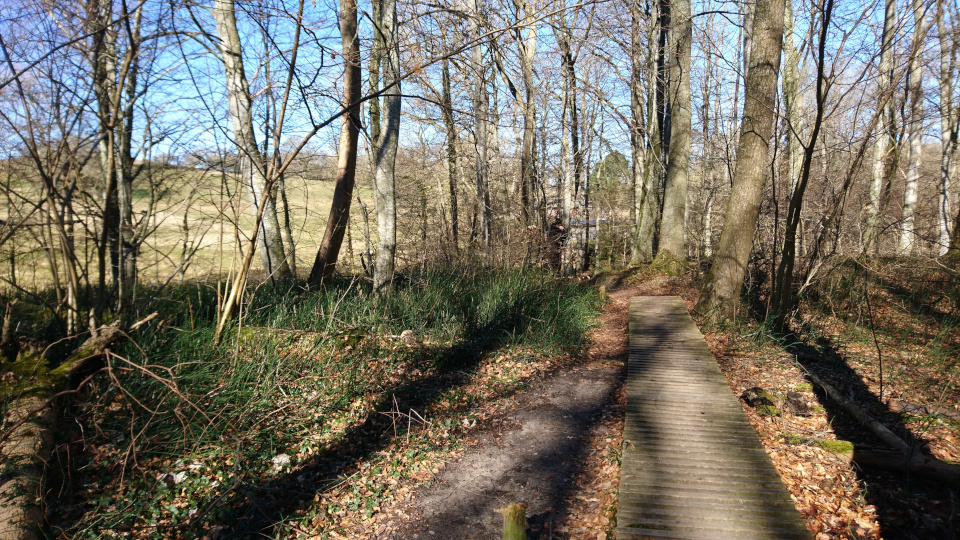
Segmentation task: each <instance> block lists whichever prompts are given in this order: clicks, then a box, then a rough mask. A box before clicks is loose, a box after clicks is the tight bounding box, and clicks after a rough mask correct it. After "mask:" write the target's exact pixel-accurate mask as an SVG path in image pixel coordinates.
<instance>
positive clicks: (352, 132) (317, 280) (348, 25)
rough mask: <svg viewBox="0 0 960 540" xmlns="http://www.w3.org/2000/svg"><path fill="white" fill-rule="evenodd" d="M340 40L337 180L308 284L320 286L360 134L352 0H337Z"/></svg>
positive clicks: (329, 270)
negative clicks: (340, 97) (341, 53)
mask: <svg viewBox="0 0 960 540" xmlns="http://www.w3.org/2000/svg"><path fill="white" fill-rule="evenodd" d="M340 40H341V42H342V44H343V60H344V64H345V65H344V74H343V100H342V102H341V103H342V104H343V107H344V109H346V112H344V113H343V115H341V117H340V144H339V148H338V154H337V181H336V185H335V187H334V189H333V202H332V203H331V204H330V216H329V218H328V219H327V228H326V230H325V231H324V233H323V241H322V242H321V243H320V250H319V251H318V252H317V257H316V260H314V263H313V269H312V270H310V279H309V284H310V286H311V287H313V288H320V287H322V286H323V285H324V283H326V282H328V281H329V280H330V278H331V277H333V272H334V270H335V269H336V266H337V258H338V257H339V255H340V246H341V245H342V244H343V235H344V232H346V229H347V227H349V226H350V200H351V199H352V197H353V186H354V180H355V178H356V172H357V139H358V137H359V135H360V105H359V101H360V95H361V94H362V91H361V88H360V85H361V84H362V83H361V80H360V34H359V33H357V2H356V0H340Z"/></svg>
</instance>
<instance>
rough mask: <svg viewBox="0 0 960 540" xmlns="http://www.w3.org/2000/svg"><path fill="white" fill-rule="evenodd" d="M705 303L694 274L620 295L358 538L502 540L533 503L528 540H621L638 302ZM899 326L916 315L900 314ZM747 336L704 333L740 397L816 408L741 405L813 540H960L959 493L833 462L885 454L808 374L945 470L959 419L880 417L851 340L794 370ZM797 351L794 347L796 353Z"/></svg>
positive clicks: (781, 353)
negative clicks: (923, 448) (571, 349)
mask: <svg viewBox="0 0 960 540" xmlns="http://www.w3.org/2000/svg"><path fill="white" fill-rule="evenodd" d="M697 294H698V289H697V288H696V287H694V286H693V284H691V282H690V280H689V279H681V278H668V277H666V276H662V275H659V276H654V277H652V278H651V277H650V276H649V275H648V276H647V278H644V279H638V280H635V281H633V282H631V283H630V284H629V285H626V286H623V287H620V288H618V289H615V290H613V291H611V293H610V295H609V297H610V302H609V303H608V305H607V307H606V309H605V312H604V315H603V317H602V320H601V326H600V327H599V328H597V329H595V330H594V331H593V333H592V335H591V345H590V348H589V352H588V354H587V355H586V357H585V358H583V359H582V362H581V363H577V364H574V365H571V366H568V367H567V368H565V369H562V370H560V371H559V372H555V373H552V374H550V375H547V376H546V377H545V378H544V379H543V380H541V381H539V382H537V383H535V384H534V385H533V386H532V387H531V388H530V389H528V390H525V391H523V392H520V393H518V394H516V395H515V396H513V397H512V398H511V404H510V405H509V406H508V407H507V409H506V411H505V412H504V413H503V414H502V416H501V417H500V418H499V421H497V422H495V423H493V424H492V425H491V427H490V428H489V429H487V430H485V431H484V432H482V433H480V434H477V435H475V436H473V437H471V439H470V441H469V442H468V448H467V450H466V451H465V452H464V454H463V455H462V456H461V457H459V458H458V459H457V460H455V461H452V462H450V463H448V464H447V465H446V466H444V467H442V468H441V469H440V470H439V473H438V474H437V475H436V476H435V477H434V478H433V479H432V480H431V481H430V482H428V483H426V484H421V485H420V486H419V487H416V488H412V489H411V490H410V491H408V492H406V494H405V496H403V497H400V498H398V499H397V500H396V501H394V503H393V504H391V505H390V506H388V507H386V508H383V511H382V512H380V513H379V514H377V515H375V516H373V518H372V519H371V520H369V521H367V522H366V523H365V524H364V526H363V527H362V529H355V530H353V531H352V534H351V535H350V536H351V537H366V538H396V539H401V538H402V539H428V538H463V539H473V538H475V539H486V538H491V539H492V538H500V534H501V533H500V530H501V527H502V518H501V517H500V515H498V514H497V513H496V512H495V509H496V508H498V507H501V506H506V505H507V504H509V503H512V502H525V503H527V504H528V505H529V508H528V517H529V523H530V533H531V536H530V538H534V539H539V538H570V539H590V540H593V539H599V540H604V539H608V538H609V539H612V538H614V533H613V530H614V528H615V525H616V521H615V519H616V518H615V514H616V507H617V488H618V483H619V472H620V471H619V463H620V462H619V448H620V445H621V442H622V428H623V414H624V410H625V402H624V401H625V392H624V391H623V388H622V384H621V383H622V381H623V367H624V362H625V360H626V357H627V349H626V345H627V343H626V324H627V310H628V307H629V299H630V297H632V296H635V295H678V296H681V297H683V298H684V300H685V302H686V303H687V306H688V308H692V307H693V304H694V303H695V301H696V297H697ZM886 316H887V317H892V316H893V313H892V312H890V313H886ZM902 318H903V319H910V318H911V317H910V315H908V314H903V315H902ZM827 319H829V318H827ZM899 323H900V324H908V321H905V320H901V321H899ZM818 324H819V325H820V327H821V328H829V327H830V325H834V326H836V325H839V324H840V322H838V321H832V320H826V319H825V320H821V321H818ZM834 330H835V331H836V332H837V333H836V335H835V336H834V338H839V337H840V336H848V334H849V328H845V327H844V328H841V327H835V328H834ZM751 331H754V332H755V331H756V329H744V328H739V329H738V328H731V327H725V328H708V329H705V332H704V333H705V337H706V339H707V341H708V343H709V344H710V346H711V349H712V350H713V351H714V354H715V355H716V356H717V358H718V361H719V363H720V366H721V369H722V370H723V372H724V374H725V375H726V376H727V379H728V382H729V384H730V387H731V390H732V391H733V392H734V393H735V394H736V395H738V396H740V395H741V394H742V393H743V391H744V390H745V389H747V388H751V387H754V386H761V387H763V388H764V389H766V390H768V391H770V392H772V393H774V394H775V395H777V396H784V395H786V393H787V392H799V393H800V394H801V395H803V397H804V398H805V399H806V401H807V405H808V406H809V412H808V413H807V414H804V415H793V414H789V413H786V412H784V414H783V415H782V416H779V417H767V416H761V415H758V414H757V413H756V411H755V410H754V409H752V408H751V407H749V406H748V405H746V404H745V403H744V404H743V406H744V410H745V411H746V412H747V414H748V417H749V418H750V421H751V423H752V424H753V426H754V428H755V429H756V430H757V433H758V435H759V436H760V439H761V441H762V443H763V445H764V447H765V448H766V450H767V452H768V454H769V455H770V457H771V459H772V460H773V463H774V465H775V466H776V468H777V470H778V472H779V473H780V475H781V478H782V479H783V481H784V483H785V484H786V485H787V487H788V489H789V491H790V493H791V496H792V497H793V499H794V501H795V502H796V503H797V507H798V509H799V510H800V511H801V513H802V515H803V516H804V518H805V519H806V521H807V525H808V528H809V529H810V530H811V531H812V532H813V533H815V536H816V538H817V539H818V540H825V539H834V538H839V539H867V538H870V539H878V538H887V539H901V538H902V539H910V540H913V539H917V540H919V539H930V538H945V539H947V538H955V537H956V536H957V531H958V527H960V519H958V516H957V511H958V508H960V499H958V497H960V491H958V488H957V487H956V486H950V485H946V484H941V483H937V482H930V481H925V480H922V479H918V478H910V477H908V476H905V475H903V474H899V473H891V472H885V471H875V470H861V469H860V468H858V467H857V465H855V464H852V463H851V460H850V457H849V455H846V456H845V455H844V454H843V453H842V452H836V453H835V451H837V449H838V448H840V447H841V446H842V445H832V444H831V443H830V441H837V440H841V441H852V442H855V443H857V444H862V443H866V444H868V445H876V446H881V445H880V444H876V443H877V441H875V440H872V439H871V436H870V435H868V434H866V433H864V430H863V429H862V428H861V427H860V426H858V425H856V423H855V422H854V421H853V420H852V419H850V418H849V417H847V416H846V414H845V413H843V412H842V411H838V410H836V407H834V406H833V404H831V403H829V401H828V400H827V399H826V398H825V397H824V396H823V395H822V394H820V393H816V392H814V390H813V387H812V385H811V384H810V381H809V380H808V378H807V377H806V375H805V373H806V372H807V370H812V371H816V372H817V373H818V374H819V376H820V377H821V378H822V379H824V380H829V381H832V382H834V384H835V385H839V386H841V387H842V388H845V389H846V393H847V394H848V395H849V396H851V397H854V398H858V399H856V400H857V401H858V403H859V404H860V405H861V406H862V407H863V408H864V409H865V410H867V411H868V412H869V413H870V414H873V415H875V416H876V417H878V418H881V419H882V420H884V421H885V422H886V423H887V424H888V425H889V426H890V427H891V428H892V429H894V430H896V431H898V433H909V434H910V435H911V436H912V437H915V438H916V439H921V440H923V441H924V442H926V443H927V444H928V445H929V446H928V448H929V452H930V453H931V454H932V455H933V456H935V457H938V458H940V459H942V460H943V461H946V462H949V463H957V462H958V458H960V452H958V447H957V445H956V441H957V437H958V430H957V425H956V423H955V422H954V421H953V420H952V419H951V418H949V417H945V416H943V415H935V414H934V415H930V414H914V415H912V416H911V415H897V414H893V413H891V412H890V411H889V410H886V414H884V411H881V410H878V407H880V405H879V403H878V404H873V403H870V398H869V396H864V395H859V394H860V393H859V392H858V391H855V387H856V385H857V382H859V383H860V384H862V385H864V386H865V388H867V389H872V390H873V391H874V392H879V388H878V382H879V374H878V373H876V369H875V368H872V367H871V364H870V362H869V360H863V358H864V357H866V358H867V359H869V357H870V352H871V351H870V350H869V348H867V347H866V343H860V344H859V346H858V344H857V342H856V341H855V340H847V343H846V344H845V345H844V346H842V347H826V348H824V347H821V348H820V349H818V350H814V349H808V350H806V352H804V353H803V354H802V355H800V358H801V361H800V362H798V361H797V358H798V356H797V354H795V353H793V354H792V353H788V352H786V350H785V348H784V347H783V346H782V344H780V343H777V342H776V341H775V340H771V339H769V338H768V337H767V336H763V335H757V334H753V335H751V334H750V332H751ZM760 334H762V332H760ZM844 339H846V337H844ZM821 340H822V336H821ZM838 340H839V339H838ZM821 345H822V343H821ZM795 349H796V344H793V346H792V347H790V348H789V350H791V351H793V350H795ZM841 360H843V361H841ZM953 361H956V358H953V359H952V360H951V362H953ZM851 365H852V366H853V367H851ZM897 366H899V367H898V368H897V369H899V370H901V371H905V370H913V371H917V370H918V369H919V368H920V367H919V366H917V365H911V366H909V367H908V366H907V365H906V364H905V363H903V362H900V363H897ZM944 376H947V377H949V374H947V375H944ZM888 377H889V380H888V382H887V385H888V386H887V388H886V393H887V394H886V395H888V396H891V395H895V396H901V397H902V396H905V395H910V394H912V392H911V391H912V390H916V389H915V388H912V387H913V386H915V383H916V379H909V378H899V379H898V378H896V377H890V376H889V375H888ZM938 386H943V385H938ZM946 386H947V387H950V386H951V385H950V384H949V383H948V384H946ZM948 401H949V400H948ZM940 402H941V403H942V402H943V400H942V399H941V400H940ZM953 403H954V408H955V407H956V405H955V403H956V402H955V401H953ZM881 408H882V407H881ZM564 438H566V439H567V440H564Z"/></svg>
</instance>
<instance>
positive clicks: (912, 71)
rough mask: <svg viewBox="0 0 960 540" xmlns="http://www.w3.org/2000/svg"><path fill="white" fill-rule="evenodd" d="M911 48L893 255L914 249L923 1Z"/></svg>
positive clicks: (916, 9)
mask: <svg viewBox="0 0 960 540" xmlns="http://www.w3.org/2000/svg"><path fill="white" fill-rule="evenodd" d="M912 10H913V21H914V30H913V46H912V47H911V49H910V67H909V75H908V81H907V92H908V95H909V98H908V99H907V103H908V105H907V107H908V108H907V110H908V112H909V120H908V121H907V133H906V135H905V137H904V138H905V139H906V140H907V142H908V146H907V177H906V181H905V187H904V193H903V217H902V218H901V222H900V240H899V243H898V244H897V253H898V254H899V255H901V256H905V255H912V254H913V253H914V251H915V249H916V230H915V229H916V224H915V221H916V208H917V195H918V192H919V185H920V160H921V157H922V154H923V140H922V138H923V81H922V77H923V58H922V57H923V44H924V41H926V37H927V20H926V19H927V18H926V8H925V7H924V3H923V0H913V3H912Z"/></svg>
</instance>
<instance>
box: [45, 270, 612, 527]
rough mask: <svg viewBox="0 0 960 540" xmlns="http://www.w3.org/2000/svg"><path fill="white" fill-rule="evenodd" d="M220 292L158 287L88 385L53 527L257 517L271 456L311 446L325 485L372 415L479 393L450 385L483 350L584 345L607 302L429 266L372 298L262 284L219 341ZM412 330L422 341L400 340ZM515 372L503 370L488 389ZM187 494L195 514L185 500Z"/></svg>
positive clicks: (336, 287) (507, 386)
mask: <svg viewBox="0 0 960 540" xmlns="http://www.w3.org/2000/svg"><path fill="white" fill-rule="evenodd" d="M216 299H217V296H216V290H215V288H212V287H209V286H204V285H184V286H179V287H174V288H172V289H170V291H167V292H165V293H164V296H163V297H162V298H158V299H157V300H156V301H155V302H154V303H153V304H152V305H151V309H157V310H158V311H160V317H158V320H159V321H160V322H159V323H156V324H154V325H152V326H151V327H150V328H149V329H148V330H146V331H144V332H142V333H140V334H138V336H137V339H136V343H129V344H127V345H126V346H124V347H123V348H122V350H120V351H119V352H118V354H117V355H115V356H111V357H110V358H109V367H110V368H111V371H110V377H103V378H100V379H98V382H97V383H96V384H94V385H92V386H90V387H89V388H87V389H86V390H85V394H84V395H83V396H82V397H81V398H80V399H79V400H78V402H77V405H76V407H75V410H74V411H73V414H74V416H75V422H76V424H77V425H78V426H81V431H82V433H81V434H80V435H79V436H77V434H75V435H74V437H75V438H76V439H77V442H74V443H73V446H74V447H75V449H76V450H77V451H76V452H74V453H73V454H72V456H73V457H71V459H73V460H74V462H73V463H72V464H71V465H69V466H67V469H72V470H74V471H77V470H82V471H83V472H82V473H74V474H64V479H65V480H64V483H65V487H64V488H63V489H60V490H59V493H61V495H60V497H59V498H58V499H57V500H55V501H53V502H51V507H52V508H55V509H57V512H58V513H59V515H58V523H57V524H56V526H58V527H62V528H63V529H64V530H67V531H70V534H71V535H72V536H74V537H78V538H95V537H98V536H100V535H101V533H102V532H103V531H104V530H107V529H111V530H118V531H123V530H128V531H139V532H138V533H137V535H146V536H151V534H149V532H144V531H147V529H149V528H150V527H159V528H158V529H157V531H161V532H162V534H161V533H158V534H159V536H171V537H180V536H190V535H191V534H193V533H190V532H189V531H196V530H199V529H202V528H203V526H202V525H198V523H194V520H196V519H200V518H198V516H200V517H202V518H203V519H204V520H206V521H207V522H211V523H212V522H231V521H234V522H235V521H236V520H238V519H239V520H242V519H253V518H251V517H250V516H249V515H247V514H246V513H245V512H246V511H245V510H244V507H245V506H244V503H243V501H248V502H249V500H250V499H251V497H255V495H252V494H251V493H254V492H256V489H253V488H252V487H249V488H244V487H243V486H254V485H259V484H261V483H263V482H264V480H263V479H264V478H271V477H273V476H276V475H277V474H279V473H278V471H277V470H275V465H274V463H273V462H272V461H271V460H272V459H273V458H274V457H275V456H277V455H278V454H280V453H290V454H294V455H295V456H296V455H299V454H298V453H297V452H295V451H294V450H292V449H299V450H298V452H299V453H300V454H303V455H305V456H311V457H310V458H309V459H310V460H312V461H311V462H310V463H312V464H311V465H310V466H309V467H308V469H309V470H310V471H312V472H310V473H309V474H314V475H316V476H317V477H318V478H317V479H316V482H317V483H318V484H322V483H323V482H326V481H328V480H323V478H320V477H322V476H324V475H330V474H334V473H335V472H336V471H338V470H339V467H341V466H342V460H344V459H345V458H349V456H351V455H353V454H354V453H360V454H359V455H362V452H366V451H367V450H364V448H366V447H365V446H364V444H382V442H377V441H380V438H382V437H385V436H388V433H387V432H385V431H383V430H382V429H380V428H377V429H375V430H373V431H371V432H369V433H368V432H367V431H366V430H365V429H361V428H362V426H363V425H367V424H369V423H370V422H373V423H374V424H376V422H377V421H379V420H382V419H383V417H382V416H378V415H382V414H384V412H385V411H389V410H390V408H391V407H408V408H411V409H417V410H423V408H424V407H428V406H429V404H430V403H431V402H434V401H436V400H439V399H446V400H451V399H452V400H454V401H456V400H461V399H462V400H467V401H464V402H463V404H462V405H458V407H469V406H471V405H470V401H469V399H475V398H469V399H468V398H467V397H463V395H462V394H463V392H462V391H461V390H460V389H459V385H462V384H464V383H465V382H466V381H468V380H470V378H471V377H472V373H473V372H474V370H476V369H477V368H478V366H479V365H480V362H481V360H482V359H483V358H484V357H485V355H488V354H490V353H493V352H495V351H499V350H508V349H509V350H512V351H516V352H515V353H511V356H512V357H516V358H517V359H519V360H520V361H521V362H522V359H523V358H524V357H525V355H533V354H570V355H573V354H577V353H578V352H580V350H581V349H582V347H583V346H584V345H585V344H586V340H587V332H588V330H589V329H590V328H591V327H592V326H593V325H594V324H595V322H596V319H597V316H598V314H599V309H600V307H601V300H600V298H599V295H598V294H597V292H596V291H595V290H593V289H591V288H587V287H583V286H580V285H578V284H576V283H573V282H570V281H565V280H558V279H556V278H555V277H553V276H552V275H550V274H549V273H547V272H542V271H539V270H487V269H479V270H478V269H462V268H436V269H429V270H426V271H422V272H414V273H408V274H404V275H401V276H400V277H399V279H398V280H397V281H396V282H395V286H394V288H393V290H392V291H391V292H390V293H389V294H386V295H384V296H381V297H373V296H371V295H370V287H369V283H368V282H366V281H362V280H348V279H343V280H340V281H337V282H335V283H333V284H332V285H331V286H330V287H328V288H327V289H325V290H323V291H307V290H304V289H303V288H302V287H299V286H297V285H289V284H288V285H270V284H265V285H261V286H252V287H251V288H250V289H249V290H248V291H247V292H246V302H245V303H244V306H243V320H242V324H241V325H239V326H234V327H232V328H230V329H229V330H228V332H227V334H226V336H227V337H226V339H224V341H223V342H222V343H221V344H220V345H219V346H214V345H213V344H212V343H213V329H214V325H215V324H216V320H215V319H216ZM408 329H409V330H413V331H414V332H415V333H416V334H417V337H418V338H419V339H421V340H422V341H423V345H421V346H418V347H412V348H408V347H403V346H400V345H399V344H398V340H396V339H395V338H396V335H397V334H400V333H401V332H402V331H403V330H408ZM519 380H520V377H519V375H517V376H513V375H509V376H507V377H506V378H505V379H504V381H505V382H503V383H502V384H501V386H498V387H497V389H496V391H497V392H501V393H504V392H506V393H509V392H511V391H514V390H515V389H516V386H515V385H513V386H511V384H513V383H511V382H510V381H519ZM451 396H453V397H451ZM401 404H402V405H401ZM464 410H466V409H464ZM378 419H379V420H378ZM358 426H360V427H358ZM394 429H396V426H395V427H394ZM357 430H359V431H357ZM364 437H366V439H364ZM371 437H372V439H370V438H371ZM348 440H349V441H350V442H349V446H348V445H347V443H346V442H344V441H348ZM362 440H368V443H361V442H358V441H362ZM369 440H373V441H374V442H373V443H370V442H369ZM81 448H97V449H98V452H99V453H98V454H97V455H96V456H93V455H91V454H90V452H82V451H80V449H81ZM336 448H338V450H334V449H336ZM78 455H79V456H80V457H76V456H78ZM295 459H296V457H295ZM165 474H183V475H185V476H184V477H183V478H184V480H183V482H171V481H170V477H167V476H164V475H165ZM304 474H307V473H304ZM168 484H169V485H168ZM251 489H252V490H253V491H251ZM273 489H280V488H279V487H277V488H273ZM284 489H286V488H284ZM244 490H246V491H244ZM185 493H186V494H187V495H189V499H190V501H191V507H192V508H193V510H192V512H193V513H192V514H191V513H189V512H188V511H187V510H185V509H183V508H180V507H179V506H178V504H180V503H178V502H177V501H182V499H183V497H184V494H185ZM175 502H176V504H175ZM251 504H252V503H251ZM247 506H249V504H247ZM201 523H202V522H201ZM164 527H166V528H164ZM170 527H173V528H170ZM177 527H179V528H177ZM251 527H252V525H251ZM251 530H253V529H251ZM163 531H165V532H163Z"/></svg>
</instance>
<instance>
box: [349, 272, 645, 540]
mask: <svg viewBox="0 0 960 540" xmlns="http://www.w3.org/2000/svg"><path fill="white" fill-rule="evenodd" d="M635 294H636V289H635V288H633V287H622V288H620V289H619V290H616V291H613V292H612V293H611V294H610V302H609V303H608V305H607V307H606V309H605V312H604V314H603V318H602V321H601V325H599V326H598V328H597V329H595V330H594V332H593V334H592V335H591V345H590V348H589V350H588V353H587V354H586V356H585V357H584V358H583V359H582V361H581V362H580V363H578V364H577V365H574V366H572V367H570V368H569V369H565V370H563V371H561V372H558V373H556V374H554V375H552V376H550V377H548V378H545V379H543V380H541V381H539V382H538V383H536V384H534V385H533V386H532V387H531V388H529V389H527V390H525V391H523V392H520V393H518V394H517V395H516V396H515V397H514V398H513V407H512V409H511V410H510V411H509V412H508V413H506V414H505V415H504V416H503V417H502V418H501V420H500V421H499V422H496V423H495V424H494V427H493V428H491V429H490V430H488V431H486V432H484V433H481V434H480V435H478V436H477V437H476V439H475V440H477V441H478V442H477V444H475V445H474V446H473V447H472V448H470V449H469V450H468V451H467V452H465V453H464V455H462V456H461V457H460V458H459V459H458V460H456V461H454V462H451V463H448V464H447V465H446V466H445V467H444V468H443V469H442V470H441V471H440V473H439V474H438V475H437V477H436V481H434V482H432V483H430V484H429V485H425V486H423V487H421V488H419V489H418V490H415V491H414V492H413V493H412V495H411V496H410V497H408V498H405V500H404V501H401V502H398V504H396V505H394V507H393V508H389V509H385V511H384V512H383V515H384V516H389V517H388V519H383V520H379V522H378V523H371V524H370V527H369V528H368V529H367V531H366V532H365V536H367V537H372V538H390V539H427V538H436V539H441V538H444V539H446V538H450V539H452V538H457V539H464V540H466V539H476V540H483V539H499V538H502V537H503V536H502V535H503V532H502V531H503V517H502V516H501V515H500V514H498V513H497V512H496V509H498V508H502V507H505V506H507V505H509V504H511V503H515V502H523V503H526V504H527V505H528V509H527V519H528V523H529V527H530V528H529V533H530V535H529V538H531V539H537V538H556V539H562V538H591V539H596V538H599V539H606V538H607V537H608V534H612V530H613V527H614V522H613V518H614V514H615V509H616V495H617V493H616V490H617V485H618V482H619V469H620V466H619V449H620V446H621V442H622V431H623V430H622V426H623V410H624V392H623V388H622V383H623V380H624V366H625V362H626V359H627V331H626V330H627V328H626V325H627V310H628V308H629V299H630V297H631V296H634V295H635Z"/></svg>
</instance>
